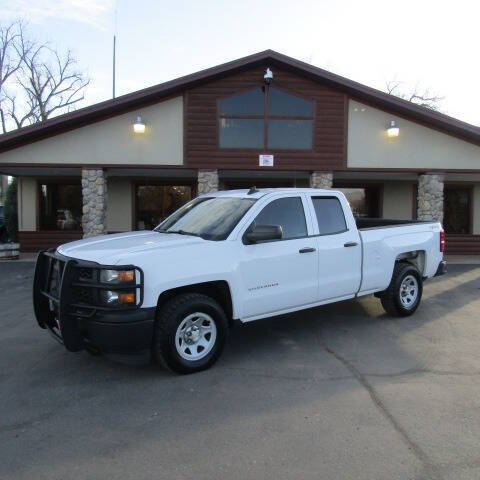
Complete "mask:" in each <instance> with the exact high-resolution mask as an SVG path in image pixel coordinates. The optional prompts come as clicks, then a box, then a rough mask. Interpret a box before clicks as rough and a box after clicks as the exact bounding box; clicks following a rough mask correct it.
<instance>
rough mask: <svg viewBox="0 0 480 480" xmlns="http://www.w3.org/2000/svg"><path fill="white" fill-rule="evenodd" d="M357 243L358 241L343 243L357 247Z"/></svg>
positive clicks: (346, 245) (345, 245)
mask: <svg viewBox="0 0 480 480" xmlns="http://www.w3.org/2000/svg"><path fill="white" fill-rule="evenodd" d="M357 245H358V243H357V242H347V243H344V244H343V246H344V247H356V246H357Z"/></svg>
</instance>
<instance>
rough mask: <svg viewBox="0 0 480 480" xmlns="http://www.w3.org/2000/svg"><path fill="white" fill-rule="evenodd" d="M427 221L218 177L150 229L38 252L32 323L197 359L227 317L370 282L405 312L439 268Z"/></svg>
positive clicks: (367, 290) (363, 287)
mask: <svg viewBox="0 0 480 480" xmlns="http://www.w3.org/2000/svg"><path fill="white" fill-rule="evenodd" d="M444 243H445V238H444V233H443V230H442V227H441V225H440V224H439V223H437V222H417V221H405V222H401V221H395V220H376V219H360V220H355V218H354V216H353V215H352V211H351V209H350V206H349V204H348V202H347V200H346V198H345V196H344V195H343V194H342V193H341V192H338V191H335V190H317V189H261V190H257V189H255V188H252V189H251V190H249V191H247V190H232V191H224V192H218V193H213V194H208V195H204V196H201V197H198V198H196V199H194V200H192V201H191V202H189V203H187V204H186V205H184V206H183V207H181V208H180V209H179V210H177V211H176V212H175V213H173V214H172V215H171V216H170V217H168V218H167V219H166V220H164V221H163V222H162V223H161V224H160V225H159V226H158V227H157V228H155V229H154V230H153V231H141V232H130V233H124V234H115V235H108V236H99V237H94V238H89V239H84V240H79V241H76V242H71V243H67V244H65V245H62V246H60V247H59V248H58V249H57V250H56V251H55V250H50V251H47V252H42V253H40V255H39V257H38V261H37V265H36V270H35V279H34V292H33V296H34V307H35V314H36V317H37V320H38V323H39V325H40V326H41V327H42V328H48V329H49V331H50V332H51V333H52V334H53V335H54V337H55V338H57V339H58V340H59V341H61V342H62V343H63V344H64V345H65V347H66V348H67V349H68V350H70V351H77V350H82V349H88V350H92V351H98V352H101V353H104V354H106V355H108V356H111V357H112V356H113V357H116V358H130V359H134V358H136V359H142V360H145V359H146V358H149V357H150V356H151V354H153V357H154V358H155V359H156V360H158V361H160V362H161V363H162V364H164V365H166V366H167V367H169V368H170V369H172V370H174V371H176V372H180V373H190V372H195V371H199V370H202V369H205V368H208V367H209V366H211V365H212V364H213V363H214V362H215V360H216V359H217V358H218V356H219V355H220V353H221V351H222V348H223V346H224V343H225V339H226V335H227V331H228V327H229V323H230V322H231V321H233V320H239V321H241V322H250V321H252V320H257V319H260V318H265V317H270V316H274V315H279V314H284V313H288V312H293V311H296V310H301V309H305V308H310V307H315V306H317V305H323V304H326V303H332V302H337V301H340V300H345V299H349V298H354V297H358V296H362V295H368V294H372V293H374V294H375V295H376V296H377V297H379V298H380V300H381V302H382V304H383V307H384V308H385V310H386V311H387V312H388V313H389V314H395V315H400V316H406V315H411V314H412V313H413V312H414V311H415V310H416V309H417V307H418V305H419V303H420V299H421V296H422V283H423V280H425V279H427V278H431V277H433V276H434V275H438V274H442V273H444V272H445V267H446V264H445V261H444V260H443V250H444Z"/></svg>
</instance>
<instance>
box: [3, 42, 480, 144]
mask: <svg viewBox="0 0 480 480" xmlns="http://www.w3.org/2000/svg"><path fill="white" fill-rule="evenodd" d="M266 62H268V63H269V66H273V67H275V66H276V67H279V68H282V69H285V70H288V71H290V72H292V73H296V74H299V75H303V76H305V77H308V78H310V79H312V80H313V81H317V82H321V83H322V84H324V85H327V86H329V87H331V88H334V89H337V90H340V91H343V92H345V93H346V94H348V95H349V96H350V97H351V98H352V99H354V100H358V101H360V102H366V103H368V104H370V105H372V106H374V107H378V108H380V109H384V110H388V111H389V112H391V113H394V114H397V115H399V116H403V117H405V118H407V119H410V120H413V121H417V122H420V123H422V124H424V125H426V126H429V127H432V128H435V129H439V130H441V131H443V132H445V133H447V134H450V135H454V136H456V137H460V138H462V139H464V140H467V141H469V142H472V143H475V144H477V145H480V127H476V126H474V125H471V124H469V123H466V122H462V121H461V120H458V119H456V118H453V117H450V116H448V115H445V114H442V113H439V112H436V111H433V110H430V109H428V108H425V107H422V106H420V105H416V104H414V103H412V102H409V101H407V100H403V99H401V98H398V97H395V96H393V95H389V94H387V93H385V92H382V91H380V90H376V89H374V88H371V87H367V86H366V85H362V84H360V83H358V82H355V81H353V80H349V79H347V78H345V77H342V76H340V75H336V74H334V73H331V72H328V71H327V70H323V69H322V68H318V67H314V66H313V65H310V64H308V63H305V62H302V61H300V60H296V59H294V58H292V57H288V56H286V55H283V54H281V53H278V52H275V51H273V50H265V51H263V52H260V53H255V54H253V55H249V56H247V57H243V58H240V59H238V60H234V61H231V62H227V63H224V64H222V65H218V66H216V67H212V68H207V69H206V70H202V71H200V72H197V73H193V74H190V75H186V76H184V77H180V78H177V79H175V80H170V81H168V82H165V83H160V84H158V85H154V86H153V87H148V88H145V89H142V90H138V91H136V92H133V93H129V94H126V95H122V96H120V97H117V98H114V99H111V100H106V101H104V102H100V103H96V104H94V105H90V106H88V107H85V108H81V109H79V110H75V111H73V112H70V113H66V114H64V115H59V116H58V117H54V118H51V119H49V120H46V121H44V122H40V123H36V124H34V125H30V126H28V127H23V128H20V129H18V130H14V131H12V132H8V133H5V134H3V135H0V152H4V151H7V150H11V149H13V148H16V147H19V146H21V145H24V144H26V143H31V142H35V141H37V140H41V139H43V138H47V137H50V136H53V135H57V134H60V133H63V132H65V131H68V130H73V129H75V128H78V127H82V126H85V125H89V124H91V123H95V122H98V121H100V120H104V119H107V118H109V117H112V116H115V115H119V114H121V113H125V112H128V111H131V110H134V109H135V108H139V107H142V106H145V105H149V104H153V103H156V102H159V101H161V100H162V99H164V98H165V97H169V96H172V95H175V94H180V93H182V92H183V91H184V90H186V89H188V88H190V87H193V86H196V85H198V84H201V83H206V82H209V81H212V80H215V79H217V78H220V77H223V76H226V75H231V74H233V73H235V72H238V71H242V70H246V69H248V68H252V67H255V66H259V65H263V64H265V63H266Z"/></svg>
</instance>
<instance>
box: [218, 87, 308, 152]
mask: <svg viewBox="0 0 480 480" xmlns="http://www.w3.org/2000/svg"><path fill="white" fill-rule="evenodd" d="M219 117H220V118H219V145H220V148H246V149H249V148H252V149H257V150H262V149H272V150H312V148H313V101H311V100H306V99H304V98H300V97H298V96H296V95H293V94H291V93H288V92H284V91H283V90H280V89H278V88H276V87H263V88H255V89H253V90H249V91H247V92H243V93H239V94H236V95H233V96H231V97H227V98H224V99H222V100H220V103H219Z"/></svg>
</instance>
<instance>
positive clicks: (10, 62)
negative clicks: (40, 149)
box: [0, 21, 23, 133]
mask: <svg viewBox="0 0 480 480" xmlns="http://www.w3.org/2000/svg"><path fill="white" fill-rule="evenodd" d="M22 29H23V26H22V23H21V22H19V21H17V22H13V23H11V24H10V25H8V26H6V27H4V26H0V123H1V126H2V133H5V132H6V131H7V127H6V121H7V119H6V112H5V108H4V105H5V101H6V100H8V98H7V97H8V95H7V93H6V85H7V83H8V81H9V80H11V79H13V77H14V75H15V74H16V73H17V72H18V71H19V70H20V69H21V67H22V57H21V56H20V55H19V51H18V42H19V40H20V36H21V33H20V32H21V31H22Z"/></svg>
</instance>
